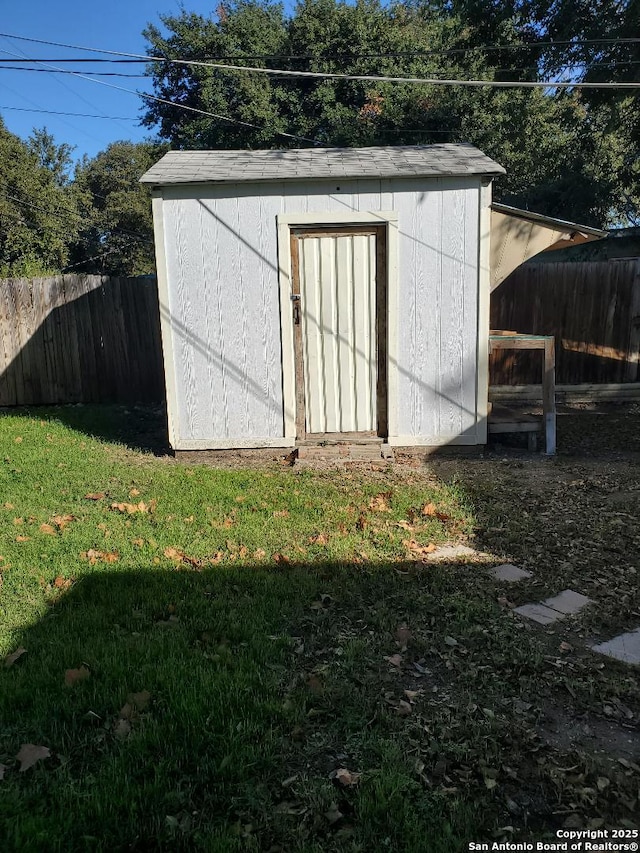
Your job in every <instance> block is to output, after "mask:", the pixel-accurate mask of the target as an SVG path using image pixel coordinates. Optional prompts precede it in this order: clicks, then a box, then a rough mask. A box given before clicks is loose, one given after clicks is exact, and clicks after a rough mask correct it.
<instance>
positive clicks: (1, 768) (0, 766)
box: [0, 764, 7, 782]
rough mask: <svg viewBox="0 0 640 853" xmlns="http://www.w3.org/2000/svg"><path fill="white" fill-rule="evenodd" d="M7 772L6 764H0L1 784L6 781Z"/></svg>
mask: <svg viewBox="0 0 640 853" xmlns="http://www.w3.org/2000/svg"><path fill="white" fill-rule="evenodd" d="M6 770H7V765H6V764H0V782H2V780H3V779H4V774H5V771H6Z"/></svg>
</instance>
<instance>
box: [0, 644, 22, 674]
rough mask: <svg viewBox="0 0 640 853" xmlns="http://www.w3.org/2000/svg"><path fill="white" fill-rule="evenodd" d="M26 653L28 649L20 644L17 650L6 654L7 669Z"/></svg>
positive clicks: (5, 663)
mask: <svg viewBox="0 0 640 853" xmlns="http://www.w3.org/2000/svg"><path fill="white" fill-rule="evenodd" d="M26 653H27V650H26V649H25V648H23V647H22V646H20V648H19V649H16V650H15V652H11V654H10V655H7V656H6V658H5V659H4V665H5V666H6V668H7V669H9V667H12V666H13V665H14V663H15V662H16V661H18V660H20V658H21V657H22V655H26Z"/></svg>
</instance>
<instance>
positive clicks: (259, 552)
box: [253, 548, 267, 560]
mask: <svg viewBox="0 0 640 853" xmlns="http://www.w3.org/2000/svg"><path fill="white" fill-rule="evenodd" d="M253 556H254V557H255V559H256V560H262V559H263V558H264V557H266V556H267V552H266V551H265V550H264V549H263V548H258V550H257V551H256V552H255V554H254V555H253Z"/></svg>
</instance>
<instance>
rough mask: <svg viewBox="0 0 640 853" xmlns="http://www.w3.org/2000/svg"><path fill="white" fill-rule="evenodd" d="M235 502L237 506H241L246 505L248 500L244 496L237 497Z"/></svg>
mask: <svg viewBox="0 0 640 853" xmlns="http://www.w3.org/2000/svg"><path fill="white" fill-rule="evenodd" d="M235 500H236V503H237V504H241V503H244V501H246V498H245V496H244V495H236V499H235Z"/></svg>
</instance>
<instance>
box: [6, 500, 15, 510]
mask: <svg viewBox="0 0 640 853" xmlns="http://www.w3.org/2000/svg"><path fill="white" fill-rule="evenodd" d="M4 508H5V509H15V507H14V505H13V504H12V503H9V501H6V502H5V504H4Z"/></svg>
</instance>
